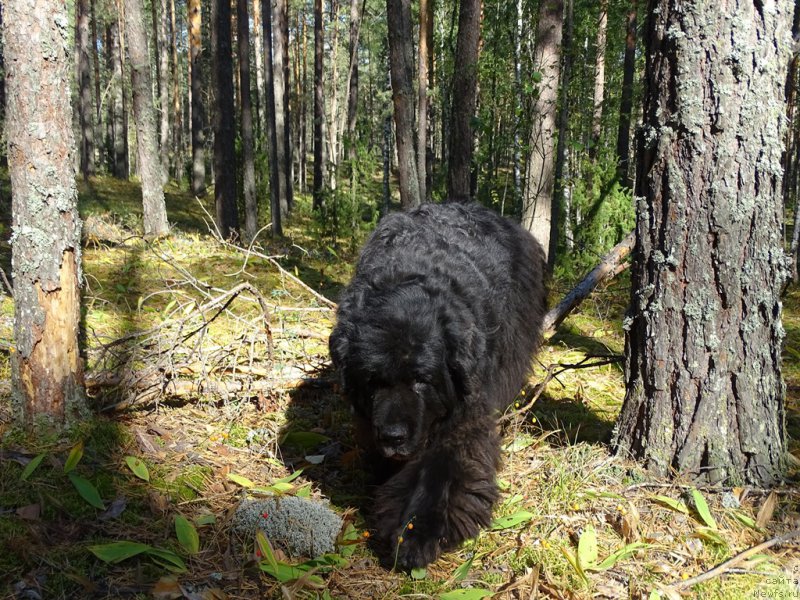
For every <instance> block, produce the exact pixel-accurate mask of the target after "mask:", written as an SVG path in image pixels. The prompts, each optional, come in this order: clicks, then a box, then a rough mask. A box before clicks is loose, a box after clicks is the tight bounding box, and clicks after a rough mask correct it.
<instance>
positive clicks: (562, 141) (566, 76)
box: [550, 0, 575, 250]
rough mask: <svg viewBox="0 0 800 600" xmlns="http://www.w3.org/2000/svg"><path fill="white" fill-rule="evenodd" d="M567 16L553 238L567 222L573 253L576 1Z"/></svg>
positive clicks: (570, 3)
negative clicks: (570, 158)
mask: <svg viewBox="0 0 800 600" xmlns="http://www.w3.org/2000/svg"><path fill="white" fill-rule="evenodd" d="M566 2H567V5H566V15H565V19H564V21H565V23H564V25H565V27H564V39H563V42H562V49H561V53H562V55H563V60H562V61H561V62H562V66H561V89H562V90H564V96H563V98H564V99H563V100H562V102H561V105H560V106H559V107H558V145H557V146H556V164H555V168H554V171H553V202H554V209H555V210H556V211H557V212H558V214H559V218H558V219H552V220H551V221H550V239H551V240H554V239H557V237H556V236H558V223H559V221H562V222H563V226H564V240H565V242H566V244H565V245H566V247H567V249H568V250H572V243H573V241H572V240H573V228H572V216H571V215H570V210H569V206H570V202H569V199H570V197H569V192H568V190H567V186H566V185H565V182H566V180H567V178H566V177H565V176H564V172H565V170H566V167H567V154H568V148H569V115H570V104H569V102H568V99H567V98H568V97H567V90H569V84H570V80H571V78H572V51H573V48H572V44H573V35H574V25H575V20H574V2H573V0H566Z"/></svg>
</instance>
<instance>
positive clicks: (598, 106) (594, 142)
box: [589, 0, 608, 161]
mask: <svg viewBox="0 0 800 600" xmlns="http://www.w3.org/2000/svg"><path fill="white" fill-rule="evenodd" d="M607 34H608V0H600V15H599V16H598V18H597V39H596V41H595V58H594V98H593V101H592V139H591V141H590V142H589V158H590V159H591V160H592V161H594V160H595V159H596V158H597V153H598V150H599V146H600V133H601V132H602V128H603V100H604V97H605V89H606V38H607Z"/></svg>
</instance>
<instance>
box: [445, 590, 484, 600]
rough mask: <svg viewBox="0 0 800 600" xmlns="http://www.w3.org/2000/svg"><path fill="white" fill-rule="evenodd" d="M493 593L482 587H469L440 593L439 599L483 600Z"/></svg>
mask: <svg viewBox="0 0 800 600" xmlns="http://www.w3.org/2000/svg"><path fill="white" fill-rule="evenodd" d="M491 595H492V592H490V591H489V590H482V589H480V588H469V589H463V590H453V591H450V592H444V593H442V594H439V600H481V599H482V598H488V597H489V596H491Z"/></svg>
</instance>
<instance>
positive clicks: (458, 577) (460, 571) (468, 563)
mask: <svg viewBox="0 0 800 600" xmlns="http://www.w3.org/2000/svg"><path fill="white" fill-rule="evenodd" d="M475 556H476V555H475V554H473V555H472V556H470V557H469V558H468V559H467V560H465V561H464V562H463V563H461V564H460V565H459V566H458V568H457V569H456V570H455V571H453V581H454V582H455V583H461V582H462V581H464V580H465V579H466V578H467V575H469V570H470V569H471V568H472V562H473V561H474V560H475Z"/></svg>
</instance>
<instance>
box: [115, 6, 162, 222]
mask: <svg viewBox="0 0 800 600" xmlns="http://www.w3.org/2000/svg"><path fill="white" fill-rule="evenodd" d="M125 30H126V33H127V37H128V55H129V57H130V62H131V90H132V94H133V116H134V120H135V121H136V148H137V151H138V158H139V176H140V177H141V180H142V213H143V214H142V216H143V221H144V234H145V236H148V237H153V236H156V237H157V236H161V235H167V234H168V233H169V223H168V222H167V209H166V205H165V204H164V189H163V188H162V176H161V163H160V162H159V159H158V156H159V154H158V142H157V137H156V136H157V134H156V131H157V130H156V115H155V107H154V106H153V100H152V97H153V96H152V86H151V83H150V57H149V56H148V53H147V38H146V37H145V31H144V10H143V7H142V0H126V2H125Z"/></svg>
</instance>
